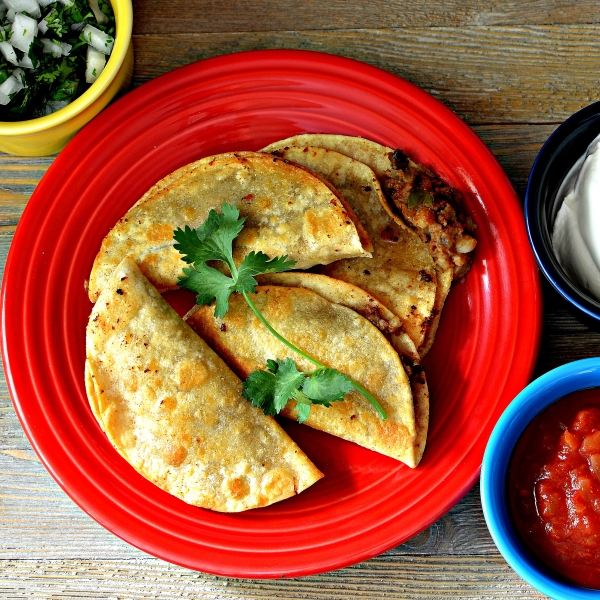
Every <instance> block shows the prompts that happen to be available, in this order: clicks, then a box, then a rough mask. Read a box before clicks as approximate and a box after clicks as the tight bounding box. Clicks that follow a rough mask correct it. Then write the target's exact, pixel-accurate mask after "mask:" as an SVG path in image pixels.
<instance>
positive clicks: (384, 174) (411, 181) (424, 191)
mask: <svg viewBox="0 0 600 600" xmlns="http://www.w3.org/2000/svg"><path fill="white" fill-rule="evenodd" d="M286 146H300V147H302V146H318V147H321V148H327V149H329V150H335V151H337V152H340V153H341V154H345V155H346V156H350V157H351V158H354V159H356V160H358V161H360V162H362V163H364V164H366V165H368V166H369V167H371V169H373V171H374V172H375V174H376V175H377V178H378V179H379V182H380V184H381V187H382V189H383V192H384V195H385V199H386V201H385V208H386V210H387V212H388V213H389V215H390V216H391V217H392V218H393V219H394V220H396V222H397V223H399V224H400V225H401V226H402V227H405V228H407V229H411V230H412V231H415V232H416V233H417V235H418V236H419V237H420V238H421V239H422V240H423V242H425V243H426V244H427V245H428V246H429V250H430V252H431V255H432V257H433V259H434V260H435V262H436V265H437V266H438V268H439V269H440V270H442V271H444V270H447V269H451V270H452V272H453V277H454V279H455V280H456V279H460V278H461V277H464V276H465V275H466V274H467V272H468V271H469V269H470V267H471V263H472V261H473V255H472V251H473V250H474V249H475V246H476V244H477V242H476V240H475V238H473V236H472V233H473V231H474V230H475V228H476V225H475V223H474V222H473V220H472V219H471V217H469V216H468V215H466V214H465V213H464V210H463V206H462V203H463V198H462V194H461V193H460V191H459V190H457V189H456V188H453V187H452V186H450V185H448V184H447V183H446V182H445V181H444V180H443V179H442V178H441V177H440V176H439V175H438V174H437V173H435V172H434V171H433V170H432V169H430V168H428V167H426V166H425V165H422V164H420V163H417V162H416V161H414V160H413V159H412V158H410V157H409V156H408V155H407V154H406V153H405V152H403V151H402V150H394V149H393V148H389V147H387V146H383V145H381V144H378V143H377V142H373V141H371V140H367V139H364V138H359V137H352V136H345V135H330V134H304V135H297V136H294V137H291V138H287V139H285V140H281V141H279V142H275V143H273V144H270V145H269V146H267V147H266V148H264V149H263V151H264V152H272V151H273V150H281V149H282V148H285V147H286Z"/></svg>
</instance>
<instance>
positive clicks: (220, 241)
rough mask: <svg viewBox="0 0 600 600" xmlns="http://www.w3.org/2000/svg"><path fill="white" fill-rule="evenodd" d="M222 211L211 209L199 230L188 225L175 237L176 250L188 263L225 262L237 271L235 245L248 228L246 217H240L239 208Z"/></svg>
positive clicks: (225, 205)
mask: <svg viewBox="0 0 600 600" xmlns="http://www.w3.org/2000/svg"><path fill="white" fill-rule="evenodd" d="M221 211H222V212H220V213H218V212H216V211H215V210H211V211H210V212H209V213H208V218H207V219H206V221H204V223H203V224H202V225H201V226H200V227H198V228H197V229H191V228H190V227H188V226H187V225H186V227H185V229H184V230H181V229H177V230H175V232H174V234H173V237H174V238H175V241H176V242H177V244H175V245H174V248H175V250H178V251H179V252H180V253H181V254H182V255H183V260H184V261H185V262H187V263H194V264H199V263H204V262H206V261H207V260H221V261H223V262H225V263H226V264H227V265H228V266H229V268H230V269H231V271H232V272H235V265H234V264H233V250H232V245H233V240H234V239H235V238H236V237H237V236H238V235H239V233H240V231H242V229H243V228H244V221H245V220H246V217H241V218H240V211H239V210H238V209H237V207H236V206H230V205H229V204H223V206H221ZM232 267H233V268H232Z"/></svg>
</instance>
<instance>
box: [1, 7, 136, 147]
mask: <svg viewBox="0 0 600 600" xmlns="http://www.w3.org/2000/svg"><path fill="white" fill-rule="evenodd" d="M108 1H109V2H110V4H111V5H112V7H113V11H114V13H115V27H116V32H115V44H114V46H113V50H112V52H111V53H110V56H109V59H108V62H107V63H106V67H105V68H104V70H103V71H102V73H100V75H99V76H98V79H97V80H96V81H95V82H94V83H93V84H92V85H91V86H90V87H89V88H88V89H87V90H86V91H85V92H84V93H83V94H81V96H79V97H78V98H76V99H75V100H73V102H71V103H70V104H67V106H65V107H64V108H61V109H60V110H57V111H56V112H54V113H52V114H49V115H45V116H43V117H38V118H36V119H27V120H25V121H0V135H4V136H15V135H24V134H31V133H38V132H40V131H44V130H47V129H51V128H53V127H56V126H58V125H61V124H63V123H65V122H66V121H69V120H70V119H72V118H73V117H75V116H76V115H78V114H80V113H81V112H83V111H84V110H85V109H86V108H88V107H89V106H90V105H92V104H93V103H94V102H95V101H96V100H97V99H98V98H99V97H100V96H101V95H102V94H103V93H104V92H105V91H106V89H107V88H108V87H109V85H110V84H111V82H112V81H113V79H114V78H115V75H116V74H117V73H118V72H119V69H120V68H121V66H122V65H123V62H124V61H125V57H126V55H127V51H128V49H129V45H130V43H131V34H132V30H133V5H132V0H108Z"/></svg>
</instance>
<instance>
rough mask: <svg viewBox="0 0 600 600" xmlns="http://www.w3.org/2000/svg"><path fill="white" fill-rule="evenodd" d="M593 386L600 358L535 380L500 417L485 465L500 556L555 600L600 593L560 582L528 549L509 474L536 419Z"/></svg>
mask: <svg viewBox="0 0 600 600" xmlns="http://www.w3.org/2000/svg"><path fill="white" fill-rule="evenodd" d="M591 387H600V357H593V358H585V359H581V360H577V361H574V362H571V363H568V364H566V365H562V366H560V367H557V368H555V369H553V370H551V371H549V372H547V373H545V374H544V375H542V376H540V377H538V378H537V379H535V380H534V381H533V382H531V383H530V384H529V385H528V386H527V387H526V388H525V389H524V390H523V391H521V392H520V393H519V394H518V395H517V396H516V397H515V399H514V400H513V401H512V402H511V403H510V404H509V405H508V407H507V408H506V409H505V411H504V412H503V413H502V415H501V416H500V419H498V422H497V423H496V425H495V427H494V429H493V431H492V434H491V435H490V438H489V440H488V443H487V446H486V449H485V453H484V456H483V462H482V466H481V487H480V490H481V504H482V507H483V515H484V518H485V521H486V524H487V526H488V529H489V531H490V534H491V536H492V539H493V540H494V543H495V544H496V546H497V548H498V550H499V551H500V554H502V556H503V557H504V559H505V560H506V562H507V563H508V564H509V566H510V567H512V569H513V570H514V571H515V572H516V573H517V575H519V576H520V577H521V578H522V579H524V580H525V581H526V582H527V583H529V584H530V585H531V586H532V587H533V588H535V589H536V590H538V591H540V592H542V593H543V594H546V595H547V596H550V597H551V598H554V599H555V600H580V599H581V600H589V599H592V598H594V599H596V600H598V599H600V590H594V589H590V588H583V587H580V586H578V585H577V584H575V583H568V582H567V581H563V580H560V579H558V578H557V577H556V576H555V575H554V574H553V573H552V571H551V570H550V569H549V568H546V567H545V566H544V565H543V564H542V563H541V562H540V561H538V560H537V559H536V558H534V556H533V555H532V554H531V553H530V552H529V550H528V549H526V548H525V547H524V546H523V544H522V543H521V541H520V540H519V538H518V536H517V534H516V533H515V531H514V528H513V526H512V523H511V520H510V515H509V510H508V507H507V502H506V476H507V472H508V466H509V463H510V459H511V457H512V452H513V449H514V446H515V444H516V442H517V440H518V439H519V438H520V437H521V434H522V433H523V431H524V430H525V428H526V427H527V425H529V423H530V422H531V420H532V419H533V418H534V417H535V416H537V415H538V414H539V413H540V412H541V411H542V410H543V409H544V408H546V407H547V406H549V405H550V404H552V403H553V402H554V401H555V400H558V399H559V398H562V397H563V396H565V395H566V394H569V393H571V392H574V391H577V390H581V389H587V388H591Z"/></svg>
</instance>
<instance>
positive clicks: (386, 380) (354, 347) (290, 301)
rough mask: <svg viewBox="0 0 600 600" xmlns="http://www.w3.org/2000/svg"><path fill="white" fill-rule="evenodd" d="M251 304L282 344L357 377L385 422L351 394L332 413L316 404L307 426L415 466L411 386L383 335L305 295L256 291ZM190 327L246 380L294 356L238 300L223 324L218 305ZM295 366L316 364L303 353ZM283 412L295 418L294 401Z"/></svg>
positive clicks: (294, 290)
mask: <svg viewBox="0 0 600 600" xmlns="http://www.w3.org/2000/svg"><path fill="white" fill-rule="evenodd" d="M252 301H253V303H254V304H255V305H256V307H257V308H258V310H259V311H260V312H261V313H262V314H263V315H264V317H265V318H266V320H267V321H268V322H269V323H270V324H271V325H272V326H273V327H274V328H275V330H276V331H277V332H278V333H279V334H281V335H282V336H283V337H284V338H285V339H287V340H289V341H290V342H291V343H292V344H295V345H296V346H298V347H299V348H301V349H302V350H303V351H304V352H307V353H308V354H309V355H311V356H313V357H314V358H316V359H317V360H318V361H320V362H321V363H323V364H325V365H327V366H330V367H334V368H336V369H337V370H338V371H340V372H342V373H345V374H347V375H349V376H350V377H352V378H353V379H354V380H356V381H357V382H358V383H360V384H361V385H363V386H364V387H365V388H366V389H367V390H369V391H370V392H371V393H372V394H373V395H374V396H375V397H376V398H377V400H378V402H379V403H380V404H381V406H382V407H383V409H384V410H385V412H386V413H387V419H386V420H383V419H382V418H381V417H380V416H379V415H378V414H377V412H376V411H375V409H374V408H373V406H372V405H371V404H370V403H369V402H368V401H367V400H366V399H365V398H364V397H363V396H362V395H361V394H360V393H358V392H357V391H354V390H353V391H352V392H350V393H349V394H346V396H345V398H344V401H342V402H334V403H332V405H331V406H330V407H329V408H326V407H324V406H318V405H313V406H312V407H311V410H310V416H309V418H308V420H307V421H306V424H307V425H310V426H311V427H314V428H316V429H320V430H322V431H326V432H328V433H331V434H333V435H335V436H338V437H341V438H343V439H346V440H350V441H353V442H356V443H357V444H360V445H362V446H365V447H367V448H371V449H373V450H375V451H377V452H380V453H382V454H385V455H387V456H391V457H393V458H396V459H397V460H400V461H402V462H404V463H406V464H407V465H409V466H411V467H414V466H416V462H417V458H416V454H417V450H416V438H417V435H416V427H415V412H414V406H413V397H412V392H411V387H410V383H409V381H408V377H407V375H406V371H405V370H404V367H403V366H402V363H401V362H400V358H399V356H398V354H397V352H396V351H395V350H394V349H393V348H392V346H391V345H390V343H389V342H388V341H387V339H386V338H385V337H384V336H383V334H382V333H381V332H380V331H379V330H378V329H377V328H376V327H375V326H374V325H373V324H372V323H370V322H369V321H368V320H367V319H365V318H364V317H362V316H361V315H359V314H358V313H356V312H355V311H353V310H351V309H349V308H346V307H345V306H341V305H339V304H334V303H332V302H329V301H328V300H326V299H325V298H323V297H322V296H320V295H319V294H317V293H315V292H312V291H310V290H308V289H302V288H296V287H279V286H258V287H257V288H256V294H253V295H252ZM188 323H189V324H190V325H191V327H192V328H193V329H194V330H195V331H196V332H197V333H199V335H200V336H201V337H202V338H203V339H205V340H206V341H207V342H208V344H209V345H210V346H211V347H212V348H213V349H214V350H215V351H216V352H217V353H218V354H219V355H220V356H222V357H223V358H224V360H225V361H226V362H227V363H228V364H229V365H230V366H231V368H232V369H233V370H234V371H235V372H236V373H237V374H239V375H240V376H241V377H243V378H246V377H247V376H248V375H249V374H250V373H251V372H252V371H255V370H257V369H264V368H265V365H266V361H267V360H268V359H271V360H276V359H285V358H287V357H289V356H290V352H291V351H290V350H289V349H288V348H287V347H286V346H285V345H283V344H282V343H281V342H280V341H279V340H277V339H276V338H275V337H274V336H273V335H272V334H271V333H270V332H269V331H268V330H267V328H266V327H265V326H264V325H263V323H262V322H261V321H260V320H259V319H258V317H257V316H256V315H255V314H254V312H252V310H251V309H250V307H249V306H248V304H247V303H246V301H245V300H244V298H243V297H242V296H240V295H239V294H234V295H232V296H231V298H230V299H229V311H228V312H227V314H226V315H225V317H224V318H222V319H221V318H217V317H215V316H214V307H212V306H201V307H199V308H198V310H197V311H196V312H194V313H193V314H192V315H190V316H188ZM293 360H294V362H295V363H296V365H297V367H298V369H301V370H303V371H312V370H314V366H313V365H312V363H310V362H308V361H307V360H306V359H304V358H302V357H300V356H299V355H294V356H293ZM281 414H284V415H285V416H287V417H290V418H296V410H295V402H294V401H293V400H292V401H289V402H288V404H287V406H286V407H285V408H284V410H283V411H282V413H281Z"/></svg>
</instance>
